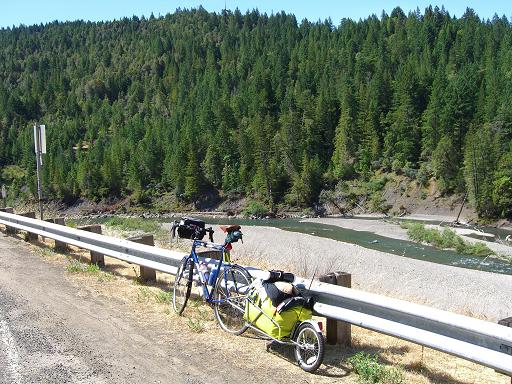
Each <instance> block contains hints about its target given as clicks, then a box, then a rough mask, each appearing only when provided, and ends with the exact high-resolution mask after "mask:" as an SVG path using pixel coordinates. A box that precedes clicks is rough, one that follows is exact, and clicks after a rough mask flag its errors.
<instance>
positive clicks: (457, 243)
mask: <svg viewBox="0 0 512 384" xmlns="http://www.w3.org/2000/svg"><path fill="white" fill-rule="evenodd" d="M400 225H401V227H402V228H407V235H408V236H409V238H410V239H411V240H412V241H416V242H424V243H428V244H430V245H432V246H434V247H436V248H441V249H454V250H455V251H457V252H458V253H461V254H464V255H473V256H480V257H486V256H490V255H494V254H495V253H494V252H493V251H492V250H491V249H489V247H487V245H485V244H484V243H481V242H475V243H474V244H472V243H470V242H468V241H464V239H462V237H460V236H458V235H457V234H456V233H455V231H453V230H451V229H449V228H445V229H444V230H443V231H440V230H438V229H435V228H426V227H425V225H424V224H421V223H412V222H402V223H401V224H400Z"/></svg>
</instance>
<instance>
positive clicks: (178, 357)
mask: <svg viewBox="0 0 512 384" xmlns="http://www.w3.org/2000/svg"><path fill="white" fill-rule="evenodd" d="M26 247H27V245H25V244H24V243H23V242H21V241H19V240H14V239H11V238H7V237H5V236H4V235H3V234H1V233H0V383H2V384H4V383H5V384H24V383H247V382H254V381H255V380H254V372H252V371H251V370H250V369H244V368H243V367H237V366H235V364H233V363H231V362H230V361H225V360H222V359H218V358H216V354H215V352H214V351H211V353H209V351H208V350H201V348H200V346H199V347H198V345H197V344H195V345H194V344H192V345H191V344H190V343H189V340H188V338H187V336H186V332H185V333H184V334H180V333H173V334H172V335H169V333H168V332H169V331H168V330H162V329H160V328H159V327H158V326H151V325H147V324H146V325H144V326H142V325H140V324H139V323H138V322H137V321H136V319H135V318H134V315H133V313H132V312H131V311H128V310H127V307H126V305H124V304H123V302H121V301H120V300H117V301H116V300H112V299H111V298H107V297H101V296H99V297H98V296H93V295H92V294H91V293H90V292H89V291H87V290H85V289H84V290H82V289H80V287H78V286H76V284H73V282H72V281H70V280H69V279H67V278H66V271H65V270H64V269H63V268H62V267H60V266H58V265H54V264H52V263H48V262H45V260H43V259H41V257H39V256H38V255H34V254H33V253H30V252H28V250H27V248H26ZM258 377H259V379H258V380H257V381H260V380H261V381H262V382H263V381H266V379H271V376H270V375H268V377H265V373H264V372H263V373H258Z"/></svg>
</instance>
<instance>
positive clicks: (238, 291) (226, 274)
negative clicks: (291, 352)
mask: <svg viewBox="0 0 512 384" xmlns="http://www.w3.org/2000/svg"><path fill="white" fill-rule="evenodd" d="M220 228H221V230H222V231H223V232H225V233H226V234H227V235H226V239H225V241H224V243H223V244H217V243H214V242H213V233H214V231H213V229H212V228H211V227H210V228H205V223H204V221H202V220H197V219H193V218H183V219H182V220H181V221H180V222H174V223H173V226H172V232H171V233H172V234H175V231H176V229H177V230H178V235H179V236H180V237H182V238H189V239H191V240H192V248H191V251H190V254H189V255H187V256H185V257H184V258H183V259H182V261H181V265H180V267H179V268H178V271H177V273H176V279H175V281H174V288H173V300H172V303H173V308H174V311H175V312H176V313H177V314H179V315H181V314H182V313H183V311H184V310H185V307H186V305H187V302H188V299H189V297H190V294H191V292H192V283H196V284H197V285H198V286H199V287H200V291H201V292H202V293H203V297H204V299H205V301H206V302H207V303H209V304H210V305H212V306H213V310H214V314H215V318H216V319H217V322H218V323H219V325H220V327H221V328H222V329H223V330H225V331H227V332H229V333H233V334H235V335H240V334H242V333H243V332H245V331H246V330H247V328H248V325H247V324H246V322H245V320H244V313H245V306H246V300H247V292H248V289H249V286H250V284H251V281H252V277H251V275H250V273H249V272H248V271H247V270H246V269H245V268H244V267H242V266H240V265H238V264H234V263H232V262H231V258H230V251H231V249H232V243H235V242H237V241H238V240H242V232H241V227H240V226H239V225H227V226H220ZM206 233H208V234H209V238H210V241H209V242H207V241H203V240H202V239H203V238H204V236H205V235H206ZM198 247H204V248H207V249H213V250H215V251H218V252H219V254H220V256H221V257H220V258H219V261H218V263H217V265H215V266H214V267H213V268H212V269H211V270H208V268H207V266H206V264H205V263H202V262H201V261H200V260H199V256H198V255H197V252H196V249H197V248H198Z"/></svg>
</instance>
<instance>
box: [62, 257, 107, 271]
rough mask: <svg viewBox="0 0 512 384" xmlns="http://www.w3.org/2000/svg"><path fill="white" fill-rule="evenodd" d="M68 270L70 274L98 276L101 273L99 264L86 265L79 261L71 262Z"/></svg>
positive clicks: (67, 267) (67, 266)
mask: <svg viewBox="0 0 512 384" xmlns="http://www.w3.org/2000/svg"><path fill="white" fill-rule="evenodd" d="M66 270H67V271H68V272H70V273H91V274H96V273H98V272H100V267H98V264H84V263H81V262H79V261H78V260H71V261H70V262H69V264H68V265H66Z"/></svg>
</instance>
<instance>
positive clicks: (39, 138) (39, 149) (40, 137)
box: [34, 124, 46, 220]
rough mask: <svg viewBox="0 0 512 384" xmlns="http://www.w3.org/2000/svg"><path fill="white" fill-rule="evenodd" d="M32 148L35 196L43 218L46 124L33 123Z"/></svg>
mask: <svg viewBox="0 0 512 384" xmlns="http://www.w3.org/2000/svg"><path fill="white" fill-rule="evenodd" d="M34 150H35V152H36V165H37V197H38V199H39V214H40V218H41V220H43V183H42V179H41V172H42V167H43V153H46V126H44V125H38V124H36V125H34Z"/></svg>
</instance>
